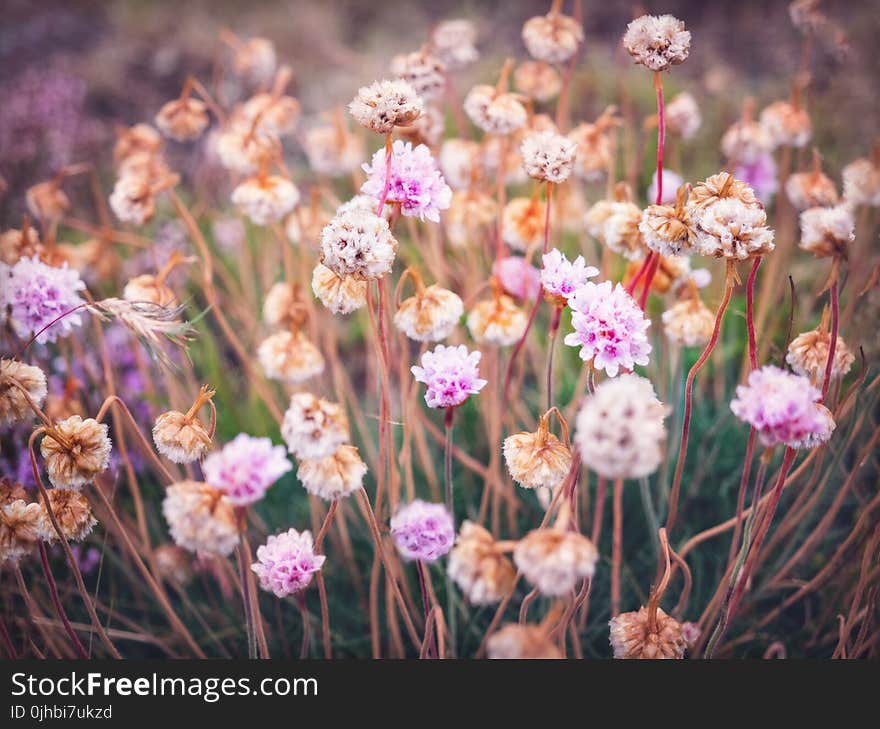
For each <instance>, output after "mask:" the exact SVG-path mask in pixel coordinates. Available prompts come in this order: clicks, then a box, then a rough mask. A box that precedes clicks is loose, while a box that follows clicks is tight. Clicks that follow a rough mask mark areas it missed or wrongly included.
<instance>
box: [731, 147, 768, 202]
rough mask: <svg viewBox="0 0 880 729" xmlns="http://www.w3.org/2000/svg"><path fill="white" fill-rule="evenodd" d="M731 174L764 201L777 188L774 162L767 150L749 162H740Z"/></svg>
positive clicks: (766, 200)
mask: <svg viewBox="0 0 880 729" xmlns="http://www.w3.org/2000/svg"><path fill="white" fill-rule="evenodd" d="M733 176H734V177H735V178H736V179H737V180H742V181H743V182H745V183H746V184H747V185H748V186H749V187H751V188H752V189H753V190H754V191H755V195H757V196H758V199H759V200H763V201H764V202H765V203H767V202H770V198H772V197H773V195H775V194H776V191H777V190H778V189H779V180H778V178H777V176H776V162H775V161H774V160H773V155H772V154H770V153H769V152H768V153H766V154H762V155H761V156H760V157H758V158H757V159H756V160H755V161H754V162H752V163H751V164H744V163H743V164H740V165H739V166H737V168H736V169H735V170H734V171H733Z"/></svg>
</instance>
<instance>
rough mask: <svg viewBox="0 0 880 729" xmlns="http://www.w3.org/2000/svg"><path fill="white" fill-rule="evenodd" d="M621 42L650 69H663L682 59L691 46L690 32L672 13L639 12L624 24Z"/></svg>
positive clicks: (636, 58) (638, 60)
mask: <svg viewBox="0 0 880 729" xmlns="http://www.w3.org/2000/svg"><path fill="white" fill-rule="evenodd" d="M623 46H624V48H626V50H627V52H628V53H629V54H630V55H631V56H632V57H633V60H634V61H635V62H636V63H640V64H641V65H643V66H644V67H645V68H647V69H649V70H651V71H665V70H666V69H668V68H669V67H670V66H674V65H677V64H679V63H684V61H685V60H686V59H687V57H688V54H689V53H690V49H691V34H690V32H689V31H687V30H685V28H684V23H683V22H682V21H681V20H679V19H678V18H675V17H673V16H672V15H660V16H656V15H643V16H641V17H640V18H636V19H635V20H633V21H632V22H631V23H630V24H629V25H628V26H626V33H625V34H624V36H623Z"/></svg>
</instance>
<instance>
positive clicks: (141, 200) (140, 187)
mask: <svg viewBox="0 0 880 729" xmlns="http://www.w3.org/2000/svg"><path fill="white" fill-rule="evenodd" d="M110 208H111V209H112V210H113V213H114V214H115V215H116V217H117V218H119V219H120V220H121V221H122V222H123V223H129V224H131V225H143V224H144V223H146V222H147V221H148V220H150V218H152V217H153V215H154V214H155V212H156V197H155V194H154V192H153V186H152V185H151V184H150V180H149V179H147V178H144V177H141V176H139V175H131V174H129V175H123V176H122V177H120V178H119V179H118V180H117V181H116V185H115V186H114V187H113V192H111V193H110Z"/></svg>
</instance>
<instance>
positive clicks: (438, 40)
mask: <svg viewBox="0 0 880 729" xmlns="http://www.w3.org/2000/svg"><path fill="white" fill-rule="evenodd" d="M476 42H477V29H476V28H475V27H474V24H473V23H471V21H469V20H462V19H454V20H444V21H442V22H440V23H438V24H437V25H436V26H435V27H434V30H433V31H432V32H431V40H430V42H429V48H430V49H431V51H432V52H433V54H434V55H435V56H437V58H439V59H440V60H441V61H442V62H443V63H444V64H445V65H446V67H447V68H448V69H449V70H450V71H453V70H458V69H461V68H464V67H465V66H469V65H470V64H472V63H473V62H474V61H476V60H477V59H478V58H479V56H480V54H479V53H478V52H477V49H476V48H475V47H474V44H475V43H476Z"/></svg>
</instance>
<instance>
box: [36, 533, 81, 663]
mask: <svg viewBox="0 0 880 729" xmlns="http://www.w3.org/2000/svg"><path fill="white" fill-rule="evenodd" d="M39 548H40V562H41V563H42V565H43V574H45V575H46V582H47V584H48V585H49V594H50V595H51V596H52V604H53V605H54V606H55V612H57V613H58V617H59V618H61V622H62V624H63V625H64V630H65V632H66V633H67V637H68V638H70V642H71V644H72V645H73V649H74V650H75V651H76V654H77V655H78V656H79V657H80V658H82V659H84V660H88V658H89V654H88V653H87V652H86V649H85V648H84V647H83V644H82V643H81V642H80V640H79V637H78V636H77V634H76V632H75V631H74V630H73V626H72V625H71V624H70V620H68V619H67V613H66V612H65V611H64V605H62V604H61V598H60V597H59V596H58V585H57V584H56V583H55V578H54V577H53V576H52V570H51V568H50V567H49V557H48V555H47V554H46V545H45V544H43V542H42V541H41V542H40V543H39Z"/></svg>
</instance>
